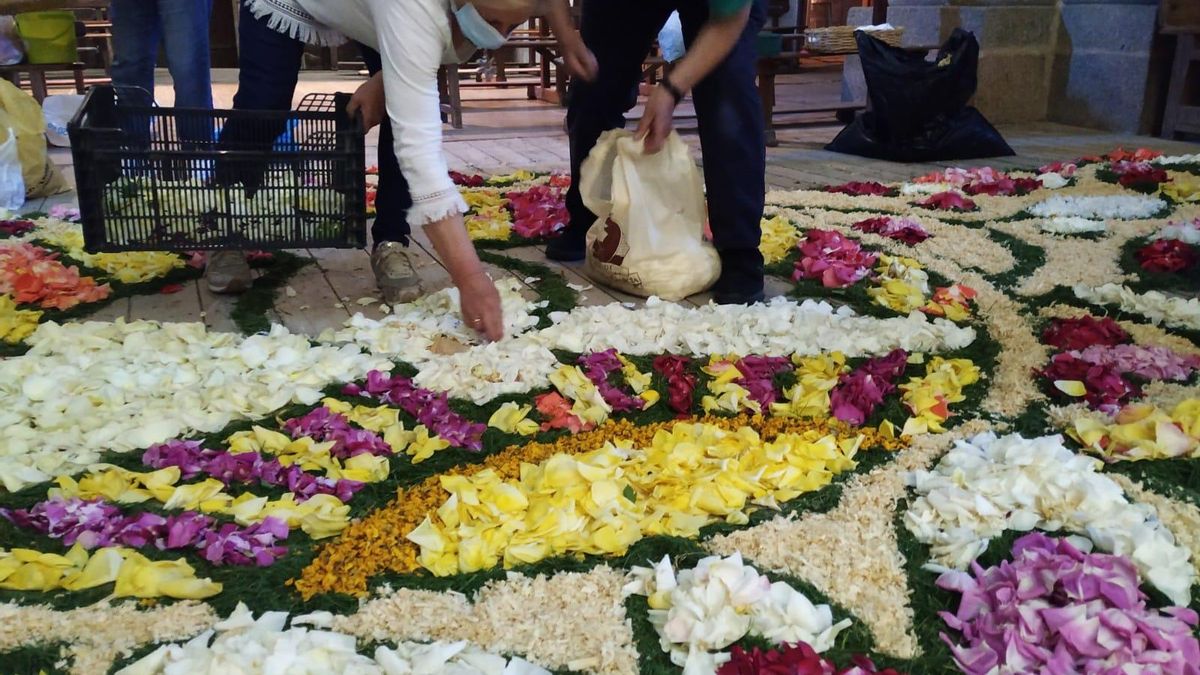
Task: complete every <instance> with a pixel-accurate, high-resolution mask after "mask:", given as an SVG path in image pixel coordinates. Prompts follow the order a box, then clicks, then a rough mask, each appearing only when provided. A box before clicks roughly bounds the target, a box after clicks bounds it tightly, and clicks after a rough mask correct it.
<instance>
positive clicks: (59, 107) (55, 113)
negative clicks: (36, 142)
mask: <svg viewBox="0 0 1200 675" xmlns="http://www.w3.org/2000/svg"><path fill="white" fill-rule="evenodd" d="M82 105H83V96H82V95H81V94H64V95H61V96H47V97H46V100H45V101H42V116H43V117H45V118H46V140H48V141H50V145H54V146H57V147H60V148H69V147H71V139H70V138H68V137H67V124H68V123H69V122H70V121H71V118H72V117H74V116H75V113H76V112H78V111H79V107H80V106H82Z"/></svg>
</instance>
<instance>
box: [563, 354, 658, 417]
mask: <svg viewBox="0 0 1200 675" xmlns="http://www.w3.org/2000/svg"><path fill="white" fill-rule="evenodd" d="M579 365H580V366H581V367H582V369H583V374H584V375H587V378H588V379H589V380H591V381H592V384H594V385H596V389H597V390H598V391H599V392H600V396H601V397H602V398H603V399H604V402H605V403H607V404H609V405H610V406H612V409H613V412H635V411H639V410H642V409H643V408H645V407H646V401H645V400H644V399H642V398H639V397H637V396H634V395H633V394H630V393H627V392H624V391H622V390H621V388H620V387H617V386H616V385H613V384H612V383H610V382H609V381H608V378H609V376H611V375H612V374H613V373H615V372H617V371H619V370H621V361H620V359H618V358H617V350H616V349H606V350H604V351H602V352H594V353H591V354H584V355H583V356H580V357H579Z"/></svg>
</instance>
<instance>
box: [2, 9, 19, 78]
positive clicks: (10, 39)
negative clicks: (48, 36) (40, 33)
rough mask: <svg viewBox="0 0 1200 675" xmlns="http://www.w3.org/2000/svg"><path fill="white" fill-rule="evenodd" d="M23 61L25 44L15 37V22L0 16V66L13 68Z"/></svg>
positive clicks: (9, 17) (8, 17) (10, 18)
mask: <svg viewBox="0 0 1200 675" xmlns="http://www.w3.org/2000/svg"><path fill="white" fill-rule="evenodd" d="M24 60H25V43H24V42H22V41H21V36H20V35H17V22H16V21H15V20H14V19H13V18H12V17H11V16H0V66H13V65H16V64H18V63H20V62H21V61H24Z"/></svg>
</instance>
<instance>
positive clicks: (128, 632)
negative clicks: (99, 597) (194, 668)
mask: <svg viewBox="0 0 1200 675" xmlns="http://www.w3.org/2000/svg"><path fill="white" fill-rule="evenodd" d="M219 620H220V619H219V617H218V616H217V614H216V612H214V611H213V610H212V608H211V607H209V606H208V605H206V604H202V603H199V602H193V601H187V602H177V603H174V604H171V605H164V606H161V607H157V608H155V609H150V610H140V609H138V607H137V605H136V604H135V603H132V602H124V603H121V604H119V605H110V604H108V603H107V602H103V601H102V602H99V603H97V604H94V605H89V606H87V607H80V608H78V609H72V610H68V611H65V612H60V611H56V610H53V609H51V608H50V607H48V606H46V605H16V604H12V603H9V604H4V605H0V626H4V630H3V631H0V652H6V651H11V650H13V649H16V648H18V647H22V646H26V645H37V644H46V643H53V642H66V643H69V644H70V645H71V646H70V648H69V650H68V652H69V655H70V657H71V659H70V660H71V668H70V672H72V673H78V674H79V675H94V674H95V673H104V672H108V670H109V669H110V668H111V667H112V664H113V661H114V660H116V658H118V657H119V656H121V655H123V654H125V653H129V652H132V651H133V650H134V649H137V648H138V647H141V646H142V645H146V644H150V643H158V642H167V641H176V640H185V639H188V638H191V637H193V636H195V635H197V634H199V633H201V632H202V631H204V630H206V629H208V628H209V627H211V626H212V625H213V624H215V623H216V622H217V621H219Z"/></svg>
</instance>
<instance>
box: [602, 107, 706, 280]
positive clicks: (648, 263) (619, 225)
mask: <svg viewBox="0 0 1200 675" xmlns="http://www.w3.org/2000/svg"><path fill="white" fill-rule="evenodd" d="M579 190H580V194H581V196H582V197H583V203H584V205H586V206H587V207H588V209H590V210H591V212H592V213H594V214H596V221H595V223H593V224H592V227H591V229H590V230H588V235H587V266H586V269H587V272H588V276H590V277H591V278H592V279H594V280H595V281H597V282H598V283H602V284H605V285H607V286H612V287H613V288H616V289H618V290H621V291H625V292H626V293H630V294H633V295H639V296H643V297H648V296H651V295H656V296H658V297H660V298H663V299H665V300H682V299H683V298H686V297H687V296H689V295H692V294H695V293H700V292H702V291H704V290H706V289H707V288H708V287H709V286H712V284H713V283H714V282H716V280H717V277H718V276H720V274H721V260H720V258H718V257H717V251H716V249H714V248H713V247H712V244H710V243H708V242H707V241H705V240H704V235H703V229H704V221H705V218H706V213H705V212H706V208H705V203H704V188H703V181H702V179H701V178H700V171H699V170H698V169H697V168H696V163H695V162H693V161H692V158H691V155H690V154H689V153H688V147H687V144H685V143H684V142H683V140H682V139H681V138H679V134H677V133H675V132H671V135H670V136H669V137H668V138H667V143H666V146H665V147H664V148H663V149H662V150H661V151H659V152H657V153H655V154H653V155H647V154H646V153H645V152H644V150H643V145H642V141H640V140H638V139H636V138H635V137H634V135H633V134H632V133H631V132H628V131H621V130H619V129H614V130H612V131H606V132H604V134H602V135H601V136H600V139H599V140H598V141H597V142H596V147H595V148H593V149H592V152H591V154H589V155H588V157H587V159H586V160H584V162H583V167H582V169H581V176H580V181H579Z"/></svg>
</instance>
